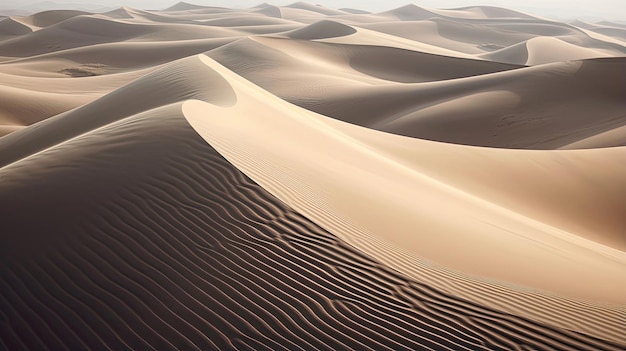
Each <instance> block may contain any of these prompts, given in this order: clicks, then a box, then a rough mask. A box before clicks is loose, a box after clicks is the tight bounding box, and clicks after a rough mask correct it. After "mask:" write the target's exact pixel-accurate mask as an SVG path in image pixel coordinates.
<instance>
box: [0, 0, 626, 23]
mask: <svg viewBox="0 0 626 351" xmlns="http://www.w3.org/2000/svg"><path fill="white" fill-rule="evenodd" d="M42 1H43V0H1V1H0V8H9V7H16V8H18V7H23V6H24V5H25V4H29V3H37V2H42ZM295 1H296V0H268V1H267V2H269V3H272V4H275V5H287V4H290V3H293V2H295ZM54 2H57V3H74V4H99V5H102V6H106V7H118V6H121V5H127V6H131V7H138V8H151V9H154V8H164V7H167V6H170V5H173V4H174V3H176V2H178V0H55V1H54ZM186 2H189V3H193V4H198V5H210V6H225V7H251V6H255V5H258V4H260V3H262V2H264V0H256V1H252V0H187V1H186ZM308 2H309V3H312V4H322V5H325V6H328V7H333V8H341V7H352V8H359V9H363V10H369V11H382V10H388V9H392V8H396V7H400V6H402V5H406V4H407V3H410V2H411V1H409V0H384V1H372V0H369V1H368V0H365V1H358V0H310V1H308ZM413 3H414V4H416V5H419V6H424V7H432V8H454V7H463V6H471V5H492V6H501V7H508V8H512V9H517V10H522V11H527V12H532V13H535V14H538V15H545V16H551V17H558V18H564V19H569V18H574V17H578V18H590V17H599V18H603V19H618V20H626V0H421V1H413Z"/></svg>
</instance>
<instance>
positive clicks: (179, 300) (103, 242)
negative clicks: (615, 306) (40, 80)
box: [0, 104, 620, 350]
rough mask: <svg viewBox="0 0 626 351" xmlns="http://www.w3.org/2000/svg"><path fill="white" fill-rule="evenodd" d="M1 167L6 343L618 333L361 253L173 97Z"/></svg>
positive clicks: (485, 345) (559, 337) (483, 342)
mask: <svg viewBox="0 0 626 351" xmlns="http://www.w3.org/2000/svg"><path fill="white" fill-rule="evenodd" d="M180 155H185V157H184V158H183V157H180ZM138 165H141V166H139V167H138ZM0 174H2V177H3V180H4V181H3V183H2V184H1V185H0V194H2V196H1V197H0V198H1V199H2V201H0V209H1V211H0V213H2V216H3V223H4V225H5V228H8V229H9V230H7V231H4V232H3V234H2V238H3V242H4V243H5V245H3V246H2V248H1V249H0V250H1V253H2V255H0V257H1V258H2V261H3V264H2V267H3V268H2V269H1V270H0V279H1V280H2V283H3V285H4V286H6V287H7V289H4V290H3V291H2V294H1V295H0V296H1V298H0V311H2V319H3V321H4V323H2V327H1V328H0V340H1V342H2V345H3V346H5V347H7V348H10V349H15V350H18V349H58V348H72V349H77V348H78V349H82V348H103V346H105V347H106V348H111V349H116V350H124V349H146V348H157V349H234V348H236V349H272V350H276V349H290V350H293V349H310V348H314V349H338V348H339V349H367V348H373V349H377V350H382V349H395V350H397V349H421V348H431V349H451V350H463V349H465V350H480V349H491V350H495V349H523V347H529V348H539V349H546V348H551V349H563V350H567V349H572V348H575V349H619V347H620V346H619V345H617V344H613V343H611V342H607V341H602V340H597V339H594V338H591V337H589V336H586V335H583V334H579V333H574V332H571V331H567V330H564V329H559V328H554V327H548V326H546V325H542V324H540V323H536V322H533V321H532V320H528V319H524V318H519V317H515V316H511V315H508V314H502V313H500V312H497V311H494V310H491V309H488V308H484V307H482V306H479V305H476V304H472V303H469V302H467V301H463V300H460V299H458V298H455V297H453V296H450V295H448V294H446V293H443V292H441V291H437V290H435V289H432V288H430V287H428V286H424V285H421V284H418V283H416V282H415V281H412V280H411V279H408V278H407V277H405V276H402V275H400V274H398V273H396V272H394V271H392V270H390V269H389V268H386V267H385V266H382V265H380V264H378V263H377V262H375V261H372V260H371V259H369V258H368V257H366V256H364V255H362V254H360V253H359V252H357V251H355V250H354V249H352V248H351V247H350V246H348V245H346V244H345V243H343V242H341V241H340V240H338V239H337V238H336V237H334V236H333V235H331V234H330V233H328V232H326V231H324V230H322V229H321V228H319V227H318V226H316V225H315V224H313V223H312V222H310V221H308V220H307V219H305V218H303V217H302V216H301V215H299V214H298V213H296V212H294V211H293V210H291V209H290V208H288V207H287V206H285V205H284V204H283V203H281V202H280V201H278V200H277V199H276V198H274V197H273V196H271V195H270V194H268V193H267V192H266V191H264V190H263V189H262V188H260V187H259V186H258V185H256V184H255V183H253V182H251V181H250V180H249V179H248V178H247V177H245V176H244V175H243V174H242V173H240V172H239V171H238V170H237V169H236V168H234V167H233V166H232V165H231V164H229V163H228V162H226V161H225V160H224V159H223V158H222V157H221V156H220V155H219V154H217V152H216V151H215V150H214V149H212V148H211V147H210V146H209V145H208V144H206V143H205V142H204V141H203V140H202V138H200V137H199V136H198V135H196V134H195V132H194V131H193V129H192V128H191V127H190V126H189V125H188V124H187V122H186V121H185V119H184V117H182V115H181V112H180V105H179V104H174V105H169V106H165V107H162V108H159V109H157V110H152V111H149V112H146V113H142V114H140V115H136V116H132V117H130V118H127V119H123V120H120V121H118V122H114V123H112V124H109V125H107V126H106V127H105V128H101V129H97V130H93V131H91V132H89V133H87V134H83V135H80V136H78V137H76V138H74V139H72V140H70V141H68V142H66V143H61V144H58V145H57V146H55V147H53V148H50V149H48V150H46V151H45V152H42V153H39V154H37V155H35V156H32V157H30V158H26V159H24V160H22V161H20V162H17V163H15V164H12V165H10V166H8V167H4V168H2V169H1V170H0ZM41 178H46V179H47V181H46V182H45V183H42V182H40V181H39V179H41ZM76 179H81V181H80V182H77V181H74V180H76ZM105 189H106V190H105ZM25 194H27V195H28V196H24V195H25ZM32 216H36V217H37V218H38V220H37V221H32V220H30V218H31V217H32ZM522 345H525V346H522Z"/></svg>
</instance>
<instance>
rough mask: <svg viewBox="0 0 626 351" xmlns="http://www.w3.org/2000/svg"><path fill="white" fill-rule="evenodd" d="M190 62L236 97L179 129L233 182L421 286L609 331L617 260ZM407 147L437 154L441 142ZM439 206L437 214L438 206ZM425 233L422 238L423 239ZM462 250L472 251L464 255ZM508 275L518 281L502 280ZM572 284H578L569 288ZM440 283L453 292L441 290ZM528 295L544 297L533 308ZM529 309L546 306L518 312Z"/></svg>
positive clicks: (193, 113) (617, 305) (203, 107)
mask: <svg viewBox="0 0 626 351" xmlns="http://www.w3.org/2000/svg"><path fill="white" fill-rule="evenodd" d="M200 59H201V60H202V61H204V62H205V64H206V65H207V66H209V67H210V69H213V70H215V71H216V72H218V73H219V74H221V75H222V76H223V77H225V78H226V79H227V81H228V82H229V83H230V84H231V85H232V87H233V89H234V90H235V92H236V94H237V103H236V104H235V105H234V106H232V107H217V106H214V105H211V104H209V103H205V102H201V101H188V102H185V103H184V105H183V113H184V115H185V117H186V118H187V120H188V121H189V123H190V124H191V125H192V126H193V127H194V129H196V131H197V132H198V133H199V134H200V135H201V136H202V137H203V138H204V139H205V140H207V142H209V144H211V145H212V146H213V147H214V148H215V149H216V150H218V152H220V153H221V154H222V155H223V156H224V157H225V158H226V159H228V160H229V161H230V162H231V163H233V164H234V165H235V166H236V167H237V168H238V169H240V170H241V171H242V172H243V173H245V174H246V175H247V176H249V177H250V178H251V179H253V180H254V181H255V182H257V183H258V184H260V185H261V186H262V187H263V188H265V189H266V190H268V191H269V192H270V193H272V194H273V195H274V196H276V197H277V198H279V199H281V200H282V201H284V202H285V203H287V204H288V205H289V206H291V207H293V208H294V209H296V210H297V211H298V212H300V213H302V214H303V215H305V216H306V217H307V218H309V219H311V220H312V221H313V222H315V223H317V224H318V225H320V226H322V227H323V228H325V229H327V230H329V231H330V232H332V233H334V234H336V235H338V236H339V237H340V238H342V239H343V240H345V241H346V242H348V243H350V244H351V245H353V246H355V247H357V248H358V249H359V250H362V251H363V252H365V253H367V254H369V255H372V256H373V257H375V258H376V259H377V260H380V261H381V262H383V263H385V264H388V265H389V266H391V267H393V268H394V269H397V270H399V271H401V272H403V273H407V274H409V275H411V276H412V277H414V278H416V279H424V276H423V274H424V271H428V272H429V275H432V276H431V277H430V278H426V279H427V280H428V281H429V283H431V284H433V285H435V286H438V287H443V288H444V289H446V290H447V291H453V292H454V293H455V294H458V295H460V296H463V297H464V298H471V299H474V300H475V299H478V300H480V301H481V303H483V304H486V305H490V306H497V308H499V309H504V310H505V311H510V312H512V313H515V314H517V315H524V316H527V317H530V318H533V319H535V320H541V321H544V322H549V323H550V324H553V325H558V326H560V327H565V328H568V329H571V330H577V331H581V332H584V333H589V334H590V335H599V334H598V329H596V328H597V325H595V324H594V325H593V326H592V324H587V325H586V326H584V325H580V324H578V323H579V322H580V320H579V319H580V318H579V317H580V316H579V315H578V316H577V315H576V313H581V312H580V310H579V311H577V312H576V313H574V312H573V311H574V310H572V306H577V307H576V308H581V306H584V307H582V308H583V309H585V311H587V312H584V314H587V313H589V311H594V310H595V311H598V310H597V309H599V310H601V311H603V312H602V314H604V313H607V314H608V316H606V318H605V317H603V318H601V320H596V321H594V323H596V322H597V323H602V324H604V323H608V325H609V327H608V330H611V329H613V330H615V329H614V328H615V326H616V325H619V320H620V318H622V314H623V313H624V300H623V296H622V294H621V287H622V286H623V284H624V283H625V281H624V279H625V278H624V277H623V274H622V273H623V270H624V267H625V265H626V257H625V256H624V253H623V252H622V251H619V250H616V249H612V248H610V247H607V246H604V245H600V244H597V243H595V242H593V241H591V240H587V239H584V238H581V237H579V236H575V235H572V234H571V233H567V232H565V231H562V230H559V229H557V228H554V227H552V226H549V225H546V224H544V223H541V222H538V221H534V220H531V219H529V218H527V217H524V216H521V215H519V214H517V213H514V212H511V211H508V210H506V209H504V208H502V207H499V206H497V205H494V204H493V203H489V202H487V201H484V200H482V199H480V198H477V197H476V196H474V195H471V194H469V193H466V192H463V191H460V190H459V189H456V188H454V187H451V186H450V185H448V184H446V183H444V182H441V181H439V180H437V179H434V178H433V177H430V176H428V175H425V174H420V173H419V172H416V171H415V170H412V169H411V168H410V166H409V165H407V164H406V163H405V164H403V163H402V162H404V161H402V159H403V156H402V155H401V153H399V152H397V150H395V151H393V148H394V147H397V145H396V146H393V145H392V147H387V148H385V147H381V145H382V144H384V143H390V144H393V143H395V142H398V143H400V144H401V143H402V142H401V141H400V140H409V139H405V138H401V137H394V136H390V135H387V134H384V133H380V132H375V131H369V130H366V129H361V128H358V127H354V126H350V125H346V124H344V123H342V122H338V121H334V120H330V119H327V118H324V117H322V116H319V115H316V114H314V113H311V112H309V111H306V110H302V109H299V108H297V107H295V106H292V105H289V104H287V103H285V102H284V101H282V100H280V99H278V98H276V97H274V96H272V95H271V94H269V93H267V92H265V91H263V90H262V89H260V88H257V87H256V86H253V85H252V84H251V83H249V82H247V81H245V80H244V79H242V78H240V77H238V76H237V75H235V74H233V73H232V72H230V71H228V70H227V69H225V68H224V67H222V66H221V65H219V64H217V63H216V62H214V61H212V60H211V59H209V58H207V57H204V56H200ZM259 101H263V103H262V104H261V103H259ZM359 138H361V140H359ZM367 138H373V139H370V140H367ZM377 138H379V139H377ZM372 140H377V142H379V145H375V144H374V143H372ZM413 142H415V143H418V144H419V145H420V146H421V147H429V148H432V150H431V151H432V152H434V153H435V154H437V153H438V150H437V147H438V146H436V145H439V144H436V143H429V142H423V141H413ZM367 143H370V144H369V145H368V144H367ZM388 146H389V145H388ZM382 150H384V151H383V152H387V154H383V152H381V151H382ZM459 150H463V151H462V152H461V153H462V156H463V157H466V156H467V155H464V154H465V153H466V152H467V151H468V150H483V149H479V148H462V147H459ZM484 150H487V149H484ZM609 152H610V153H612V154H613V155H609V156H611V157H624V152H625V150H623V149H619V148H618V149H611V150H610V151H609ZM394 153H395V154H394ZM467 154H468V155H469V154H471V152H467ZM322 155H323V156H324V157H321V156H322ZM528 155H531V153H528ZM552 155H554V154H551V156H550V157H552ZM562 155H565V154H562ZM405 156H406V155H405ZM394 158H395V159H394ZM382 165H384V169H385V172H384V173H383V172H377V169H383V167H381V166H382ZM322 175H323V176H322ZM416 199H420V200H421V201H416ZM438 201H441V202H438ZM443 203H445V204H447V205H446V207H442V206H443V205H440V204H443ZM416 232H417V233H418V235H419V236H418V237H416V236H415V235H416ZM424 232H427V233H428V232H429V233H430V234H429V235H425V236H423V235H424ZM415 241H417V243H416V242H415ZM493 241H496V243H495V244H494V243H493ZM429 245H430V247H429ZM398 246H401V247H403V250H399V249H398ZM467 248H475V250H476V251H478V252H469V250H467ZM517 250H520V251H517ZM522 252H525V253H526V254H527V255H528V256H524V255H522V254H521V253H522ZM415 254H417V256H418V257H425V258H426V259H427V260H431V261H435V260H437V262H438V263H439V264H443V265H444V266H446V267H451V268H452V269H453V271H464V272H466V273H469V274H470V275H473V276H483V277H490V278H489V279H488V281H485V280H482V282H480V281H474V280H473V278H468V277H467V276H465V275H463V274H462V275H459V274H458V273H453V271H445V270H440V269H434V268H433V266H431V265H430V264H428V263H426V262H424V261H423V260H420V259H417V258H416V257H415ZM434 254H436V255H434ZM565 255H567V258H565V257H564V256H565ZM529 256H532V262H529V259H528V257H529ZM498 267H504V271H500V272H499V271H498V269H497V268H498ZM493 268H495V269H493ZM510 271H515V272H516V273H517V274H518V275H517V276H515V277H513V276H510V274H509V275H506V272H510ZM537 271H541V272H542V273H543V274H542V276H541V277H537V276H535V274H534V272H537ZM432 272H437V273H432ZM572 275H574V276H575V277H576V278H569V279H568V278H567V277H568V276H569V277H571V276H572ZM442 276H446V279H452V280H453V281H454V284H451V283H450V282H445V281H442V280H440V279H441V277H442ZM498 281H499V282H507V281H508V282H513V283H516V284H521V285H522V286H532V287H534V288H536V289H539V290H529V289H528V288H522V287H516V286H515V285H509V288H506V287H504V286H502V285H501V283H495V282H498ZM484 284H487V285H492V284H495V286H499V287H498V288H497V289H495V291H497V292H496V293H491V294H495V295H497V296H498V297H495V298H494V296H493V295H492V296H489V295H490V293H488V292H487V293H486V292H485V290H484ZM481 285H482V286H483V288H480V286H481ZM510 288H513V290H511V289H510ZM477 289H478V290H477ZM516 289H518V290H519V291H515V290H516ZM476 291H480V293H476ZM502 291H506V293H502ZM540 291H553V292H555V293H556V294H551V293H546V294H544V293H541V292H540ZM502 295H503V296H505V297H504V299H508V298H507V296H510V295H511V296H515V298H513V301H514V300H515V299H519V300H518V303H512V304H502V302H501V301H500V299H502V298H503V297H502ZM559 295H560V296H561V297H559ZM532 296H542V298H541V299H540V300H536V299H535V298H533V297H532ZM565 296H567V297H565ZM570 298H574V300H570ZM490 299H493V300H490ZM528 300H530V301H532V304H539V305H542V304H545V306H542V308H540V309H536V308H527V306H526V307H524V306H525V305H524V304H526V303H528ZM576 300H578V302H575V301H576ZM582 300H586V301H587V302H584V303H583V302H580V301H582ZM496 301H500V302H496ZM520 301H524V302H520ZM540 301H542V302H540ZM591 301H595V302H591ZM509 302H510V301H509ZM607 302H608V303H609V305H607V304H606V303H607ZM557 306H558V307H557ZM599 306H602V307H599ZM543 308H550V309H552V310H555V311H556V310H559V313H560V314H562V313H564V314H568V313H570V312H572V313H573V314H572V315H571V316H570V317H571V318H557V319H554V318H553V317H546V316H544V315H542V314H544V312H545V310H543ZM538 311H541V312H538ZM592 314H593V313H592ZM611 316H612V317H611ZM573 320H577V322H576V323H573V322H572V321H573ZM585 323H586V322H583V324H585ZM611 325H612V326H613V327H610V326H611ZM594 330H595V331H594ZM610 334H611V336H610V337H611V338H613V339H614V340H622V339H623V336H621V335H619V333H610Z"/></svg>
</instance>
